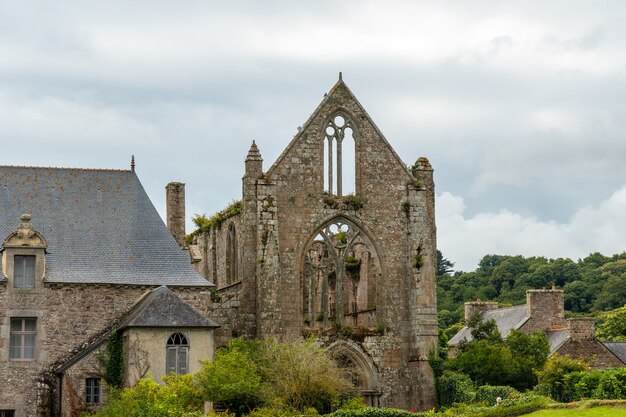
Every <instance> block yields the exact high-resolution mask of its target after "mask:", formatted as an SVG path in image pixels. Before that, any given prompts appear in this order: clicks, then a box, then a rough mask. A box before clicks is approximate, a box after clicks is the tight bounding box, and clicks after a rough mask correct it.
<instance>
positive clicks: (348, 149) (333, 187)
mask: <svg viewBox="0 0 626 417" xmlns="http://www.w3.org/2000/svg"><path fill="white" fill-rule="evenodd" d="M354 139H355V136H354V123H353V122H352V120H351V119H350V118H349V117H348V116H347V115H346V114H344V113H342V112H338V113H335V114H334V115H333V116H332V117H331V118H330V120H329V121H328V123H326V126H325V127H324V189H325V191H326V192H327V193H328V194H331V195H336V196H339V197H341V196H342V195H347V194H351V193H355V192H356V187H355V184H356V141H355V140H354Z"/></svg>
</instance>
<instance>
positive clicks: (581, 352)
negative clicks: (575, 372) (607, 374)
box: [556, 339, 624, 368]
mask: <svg viewBox="0 0 626 417" xmlns="http://www.w3.org/2000/svg"><path fill="white" fill-rule="evenodd" d="M556 353H558V354H559V355H565V356H569V357H571V358H580V359H583V360H586V361H591V367H592V368H616V367H622V366H624V364H623V363H622V361H620V360H619V359H618V358H617V357H616V356H615V355H614V354H613V353H612V352H611V351H610V350H608V349H607V348H606V346H604V345H603V344H602V343H600V342H598V341H597V340H595V339H587V340H573V339H572V340H569V341H568V342H566V343H565V344H564V345H563V346H562V347H561V348H560V349H559V350H558V351H557V352H556Z"/></svg>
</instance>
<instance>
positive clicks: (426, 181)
mask: <svg viewBox="0 0 626 417" xmlns="http://www.w3.org/2000/svg"><path fill="white" fill-rule="evenodd" d="M411 173H412V174H413V176H414V177H415V179H416V180H417V181H418V182H417V184H416V185H418V186H419V187H418V188H423V189H426V190H430V191H433V190H434V189H435V183H434V182H433V167H432V166H431V165H430V162H429V161H428V158H426V157H425V156H421V157H419V158H417V161H415V164H414V165H413V166H412V167H411Z"/></svg>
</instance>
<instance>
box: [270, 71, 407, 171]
mask: <svg viewBox="0 0 626 417" xmlns="http://www.w3.org/2000/svg"><path fill="white" fill-rule="evenodd" d="M342 92H346V93H347V95H348V97H349V98H350V100H352V101H354V103H355V104H356V105H357V106H358V108H359V109H360V110H361V111H362V112H363V114H364V115H365V117H367V120H368V121H369V122H370V123H371V125H372V126H373V127H374V130H375V131H376V133H377V134H378V136H379V137H380V138H381V140H382V141H383V143H384V144H385V146H386V147H387V148H388V149H389V151H390V152H391V154H392V155H393V156H394V158H395V159H396V160H397V161H398V163H399V164H400V165H401V166H402V167H404V170H405V171H406V173H407V175H408V176H409V178H410V177H411V176H412V175H411V173H410V172H409V169H408V168H407V166H406V164H405V163H404V162H403V161H402V159H401V158H400V156H399V155H398V154H397V153H396V151H395V150H394V149H393V147H392V146H391V144H390V143H389V141H387V139H386V138H385V136H384V135H383V133H382V132H381V131H380V129H379V128H378V126H376V123H374V121H373V120H372V118H371V117H370V115H369V114H368V113H367V111H365V108H364V107H363V105H361V103H360V102H359V100H357V98H356V96H355V95H354V94H353V93H352V91H350V89H349V88H348V86H347V84H346V83H345V82H344V81H343V77H342V76H341V73H339V80H338V81H337V82H336V83H335V85H333V87H332V88H331V89H330V91H329V92H328V93H327V94H324V99H323V100H322V102H321V103H320V104H319V105H318V106H317V108H316V109H315V110H314V111H313V113H312V114H311V116H309V118H308V119H307V121H306V122H305V123H304V125H302V129H300V130H299V131H298V133H296V135H295V136H294V137H293V139H292V140H291V142H289V145H287V147H286V148H285V149H284V150H283V152H282V153H281V154H280V155H279V156H278V158H277V159H276V161H275V162H274V164H273V165H272V166H271V167H270V169H268V170H267V173H268V175H271V174H272V172H273V171H274V169H276V167H277V166H278V165H279V164H280V162H281V161H282V160H283V159H284V158H285V157H286V156H287V154H288V153H289V150H290V149H291V148H292V147H293V146H294V144H295V143H296V142H298V141H299V140H300V136H301V135H302V134H304V133H305V132H306V130H307V127H308V126H309V125H310V124H311V123H312V122H313V121H314V120H315V118H316V117H317V115H318V113H319V112H320V111H321V110H322V108H323V107H324V106H325V105H326V104H327V103H328V102H329V101H330V100H334V99H336V98H337V97H339V96H340V95H341V93H342Z"/></svg>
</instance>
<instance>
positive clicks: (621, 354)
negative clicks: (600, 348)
mask: <svg viewBox="0 0 626 417" xmlns="http://www.w3.org/2000/svg"><path fill="white" fill-rule="evenodd" d="M602 344H603V345H604V346H606V348H607V349H608V350H610V351H611V352H612V353H613V354H614V355H615V356H617V357H618V358H619V360H620V361H622V362H624V363H625V364H626V342H602Z"/></svg>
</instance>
